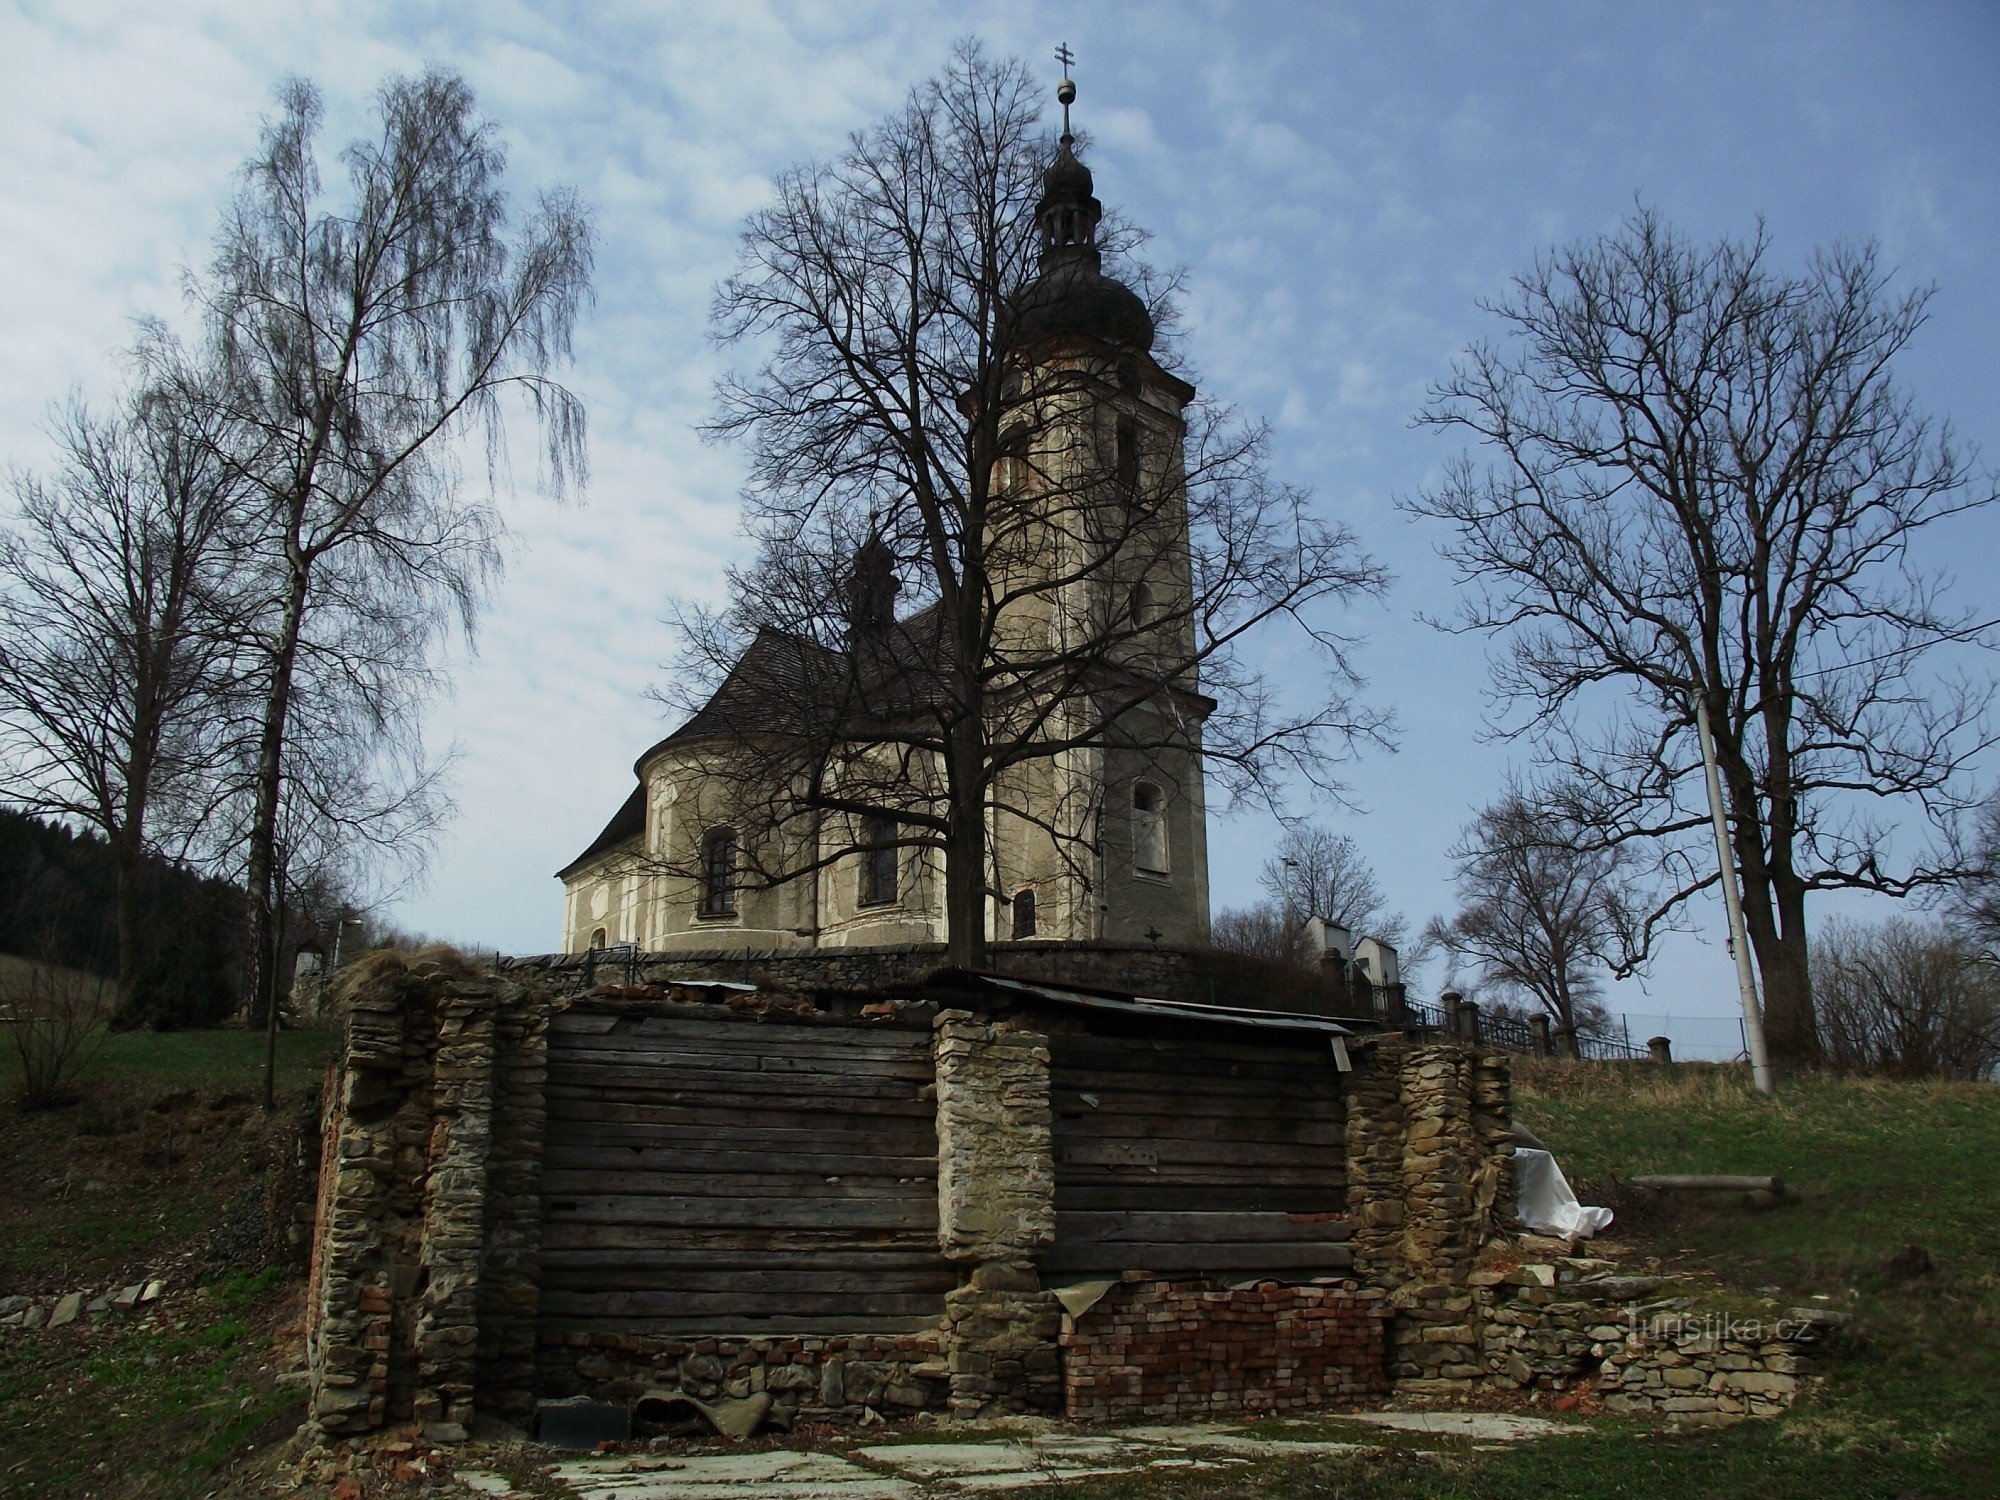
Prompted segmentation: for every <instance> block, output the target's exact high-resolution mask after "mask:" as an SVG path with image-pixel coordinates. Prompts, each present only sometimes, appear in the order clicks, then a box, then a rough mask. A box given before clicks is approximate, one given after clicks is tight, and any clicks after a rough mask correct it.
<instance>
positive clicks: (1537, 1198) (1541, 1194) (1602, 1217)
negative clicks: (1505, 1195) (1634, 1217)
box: [1514, 1146, 1611, 1240]
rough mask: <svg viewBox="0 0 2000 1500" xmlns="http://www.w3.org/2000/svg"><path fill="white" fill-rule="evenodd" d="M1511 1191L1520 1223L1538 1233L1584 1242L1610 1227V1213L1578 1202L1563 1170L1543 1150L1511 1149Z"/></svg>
mask: <svg viewBox="0 0 2000 1500" xmlns="http://www.w3.org/2000/svg"><path fill="white" fill-rule="evenodd" d="M1514 1191H1515V1194H1516V1196H1517V1199H1518V1203H1517V1210H1516V1211H1517V1212H1518V1213H1519V1214H1520V1218H1521V1222H1522V1223H1523V1224H1525V1225H1527V1226H1528V1228H1530V1229H1532V1230H1534V1231H1535V1233H1537V1234H1553V1235H1558V1236H1560V1237H1561V1238H1563V1239H1578V1240H1587V1239H1589V1238H1590V1237H1591V1236H1592V1235H1593V1234H1596V1233H1597V1232H1598V1231H1599V1230H1601V1229H1608V1228H1610V1227H1611V1210H1610V1209H1608V1208H1585V1207H1584V1206H1583V1205H1582V1204H1581V1203H1578V1202H1577V1201H1576V1194H1575V1193H1574V1192H1572V1191H1571V1189H1570V1185H1569V1180H1568V1179H1567V1178H1565V1177H1564V1176H1563V1174H1562V1168H1561V1167H1559V1166H1557V1165H1556V1159H1555V1158H1554V1157H1553V1156H1551V1155H1550V1154H1549V1153H1548V1152H1546V1151H1536V1150H1534V1149H1533V1148H1532V1147H1528V1146H1516V1147H1515V1148H1514Z"/></svg>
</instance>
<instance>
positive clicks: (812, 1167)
mask: <svg viewBox="0 0 2000 1500" xmlns="http://www.w3.org/2000/svg"><path fill="white" fill-rule="evenodd" d="M729 1144H735V1145H738V1146H741V1145H743V1144H744V1143H742V1142H734V1143H729ZM819 1144H821V1145H823V1146H826V1147H829V1148H839V1147H845V1149H829V1150H826V1151H821V1152H813V1153H805V1152H798V1151H777V1150H769V1151H757V1150H713V1151H705V1150H703V1149H702V1143H701V1142H699V1141H693V1140H683V1141H678V1142H673V1143H669V1144H665V1145H640V1144H636V1143H635V1144H631V1145H624V1146H619V1145H610V1146H605V1145H584V1144H582V1143H580V1142H577V1141H561V1142H553V1141H552V1142H550V1143H549V1146H548V1163H549V1165H550V1166H551V1167H554V1166H557V1165H558V1164H560V1166H561V1167H562V1168H564V1169H567V1170H570V1171H609V1172H617V1173H650V1172H666V1173H689V1172H699V1173H725V1174H728V1175H731V1176H744V1177H752V1178H756V1177H770V1176H775V1175H779V1174H784V1173H793V1172H796V1173H799V1174H801V1175H804V1176H808V1177H842V1176H857V1175H859V1176H868V1177H895V1178H904V1177H932V1178H934V1177H936V1176H937V1157H935V1156H889V1155H886V1154H884V1153H882V1152H878V1151H869V1150H866V1149H865V1148H864V1145H863V1143H861V1142H858V1141H857V1142H852V1143H849V1142H843V1141H837V1140H835V1141H830V1140H826V1139H825V1138H822V1139H821V1141H820V1142H819Z"/></svg>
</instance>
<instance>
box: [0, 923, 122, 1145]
mask: <svg viewBox="0 0 2000 1500" xmlns="http://www.w3.org/2000/svg"><path fill="white" fill-rule="evenodd" d="M110 988H111V987H110V985H108V984H107V983H105V981H104V980H103V979H101V978H100V977H98V976H97V975H95V974H86V973H84V972H83V971H82V970H80V969H69V968H64V967H63V966H62V965H60V964H57V963H54V962H52V961H50V960H49V959H48V957H47V956H46V954H45V955H44V957H43V960H42V961H41V962H39V963H30V964H19V965H15V966H11V967H10V968H9V969H8V970H7V971H6V973H5V974H4V975H0V1021H4V1022H5V1023H6V1030H7V1040H8V1042H9V1044H10V1045H11V1046H12V1048H13V1051H14V1056H15V1058H16V1059H17V1060H18V1061H19V1063H20V1065H21V1104H22V1107H23V1108H25V1109H53V1108H55V1107H57V1106H58V1105H63V1104H69V1103H72V1102H74V1101H75V1099H76V1088H75V1085H76V1081H77V1078H78V1076H79V1075H80V1074H81V1073H82V1072H83V1070H84V1069H85V1068H87V1067H88V1066H90V1063H91V1061H92V1059H94V1058H95V1057H96V1056H97V1052H98V1049H99V1048H100V1047H102V1046H103V1045H104V1030H105V1023H106V1022H107V1021H108V1020H109V1019H110V1016H111V1011H112V1008H113V1006H114V1005H115V1004H116V999H115V997H114V996H112V995H111V994H110V993H109V991H110Z"/></svg>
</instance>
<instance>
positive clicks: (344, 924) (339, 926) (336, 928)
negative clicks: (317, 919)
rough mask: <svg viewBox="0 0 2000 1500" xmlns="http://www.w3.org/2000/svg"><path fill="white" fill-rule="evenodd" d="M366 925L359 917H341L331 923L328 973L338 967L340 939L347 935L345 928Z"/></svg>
mask: <svg viewBox="0 0 2000 1500" xmlns="http://www.w3.org/2000/svg"><path fill="white" fill-rule="evenodd" d="M366 925H367V924H366V923H365V922H363V921H362V920H361V918H359V917H342V918H341V919H340V920H339V921H338V922H336V923H334V924H333V962H331V963H330V964H328V965H327V972H328V973H332V972H333V971H334V970H335V969H337V968H339V967H340V940H341V938H343V937H345V936H346V935H347V929H348V928H350V927H364V926H366Z"/></svg>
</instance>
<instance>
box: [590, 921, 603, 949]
mask: <svg viewBox="0 0 2000 1500" xmlns="http://www.w3.org/2000/svg"><path fill="white" fill-rule="evenodd" d="M604 946H605V932H604V929H603V928H602V927H599V928H597V929H596V930H594V931H593V932H592V933H591V934H590V948H591V951H592V952H593V953H595V952H598V951H599V950H601V949H602V948H603V947H604Z"/></svg>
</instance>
